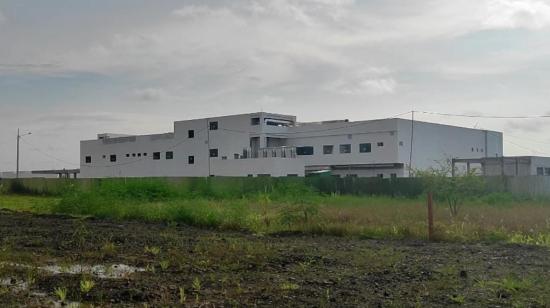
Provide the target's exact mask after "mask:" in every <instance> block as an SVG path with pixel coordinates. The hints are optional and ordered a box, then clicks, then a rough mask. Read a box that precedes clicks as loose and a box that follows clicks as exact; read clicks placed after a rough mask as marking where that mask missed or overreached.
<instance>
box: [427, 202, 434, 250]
mask: <svg viewBox="0 0 550 308" xmlns="http://www.w3.org/2000/svg"><path fill="white" fill-rule="evenodd" d="M433 239H434V216H433V195H432V192H428V240H429V241H431V240H433Z"/></svg>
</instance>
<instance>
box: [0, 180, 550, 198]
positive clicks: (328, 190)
mask: <svg viewBox="0 0 550 308" xmlns="http://www.w3.org/2000/svg"><path fill="white" fill-rule="evenodd" d="M102 181H120V182H130V181H165V182H168V183H170V184H171V185H175V186H177V187H179V188H181V189H186V190H189V191H193V190H203V191H205V192H211V193H212V194H215V195H228V196H229V195H231V196H242V195H245V194H250V193H256V192H264V191H269V190H272V189H273V188H276V187H282V186H287V187H291V186H292V185H306V186H308V187H311V188H313V189H314V190H317V191H319V192H320V193H324V194H334V193H335V194H351V195H385V196H403V197H416V196H419V195H421V194H422V193H423V191H424V185H423V181H422V179H421V178H396V179H380V178H356V177H343V178H338V177H332V176H316V177H305V178H301V177H287V178H275V177H256V178H249V177H211V178H189V177H171V178H116V179H46V178H29V179H19V180H15V179H0V192H1V191H7V190H10V191H13V192H21V193H36V194H47V195H59V194H61V193H63V192H64V191H66V190H68V189H70V188H72V187H75V186H76V187H80V188H82V189H87V188H89V187H92V186H93V185H95V184H97V183H101V182H102ZM486 183H487V191H488V192H509V193H512V194H515V195H524V196H531V197H535V196H548V197H550V177H541V176H523V177H487V178H486Z"/></svg>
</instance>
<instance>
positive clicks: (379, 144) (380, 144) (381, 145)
mask: <svg viewBox="0 0 550 308" xmlns="http://www.w3.org/2000/svg"><path fill="white" fill-rule="evenodd" d="M376 146H379V147H383V146H384V142H378V143H377V144H376Z"/></svg>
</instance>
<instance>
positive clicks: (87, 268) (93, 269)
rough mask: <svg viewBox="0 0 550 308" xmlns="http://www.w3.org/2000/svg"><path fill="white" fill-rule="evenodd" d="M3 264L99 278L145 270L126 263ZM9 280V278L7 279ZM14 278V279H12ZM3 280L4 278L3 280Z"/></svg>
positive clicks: (122, 275)
mask: <svg viewBox="0 0 550 308" xmlns="http://www.w3.org/2000/svg"><path fill="white" fill-rule="evenodd" d="M2 265H9V266H15V267H23V268H33V269H36V270H41V271H45V272H48V273H51V274H53V275H58V274H89V275H92V276H94V277H97V278H102V279H109V278H127V277H128V276H129V275H131V274H133V273H137V272H145V269H144V268H142V267H135V266H130V265H126V264H112V265H82V264H73V265H67V266H60V265H46V266H37V267H33V266H29V265H26V264H19V263H3V264H2ZM5 280H6V281H8V279H5ZM11 280H13V279H11ZM2 281H3V280H2Z"/></svg>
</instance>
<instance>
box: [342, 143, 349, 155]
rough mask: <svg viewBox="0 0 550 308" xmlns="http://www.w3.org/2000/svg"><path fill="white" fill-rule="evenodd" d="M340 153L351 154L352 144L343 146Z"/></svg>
mask: <svg viewBox="0 0 550 308" xmlns="http://www.w3.org/2000/svg"><path fill="white" fill-rule="evenodd" d="M340 153H341V154H349V153H351V144H341V145H340Z"/></svg>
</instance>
